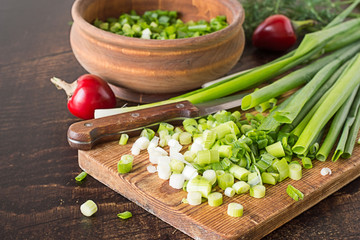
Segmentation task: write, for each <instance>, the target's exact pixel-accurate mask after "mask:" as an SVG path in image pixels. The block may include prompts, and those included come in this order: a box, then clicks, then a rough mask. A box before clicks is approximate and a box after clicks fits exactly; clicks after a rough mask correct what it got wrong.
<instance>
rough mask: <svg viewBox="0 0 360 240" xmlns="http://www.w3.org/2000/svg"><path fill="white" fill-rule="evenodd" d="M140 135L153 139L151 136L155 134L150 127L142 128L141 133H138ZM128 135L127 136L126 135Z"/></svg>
mask: <svg viewBox="0 0 360 240" xmlns="http://www.w3.org/2000/svg"><path fill="white" fill-rule="evenodd" d="M140 136H141V137H146V138H148V139H149V140H151V139H153V137H154V136H155V132H154V130H152V129H150V128H144V129H143V130H142V131H141V133H140ZM128 137H129V136H128Z"/></svg>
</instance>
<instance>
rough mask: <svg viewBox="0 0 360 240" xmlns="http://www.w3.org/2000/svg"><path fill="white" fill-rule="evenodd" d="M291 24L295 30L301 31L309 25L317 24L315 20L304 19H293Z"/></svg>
mask: <svg viewBox="0 0 360 240" xmlns="http://www.w3.org/2000/svg"><path fill="white" fill-rule="evenodd" d="M291 24H292V26H293V28H294V30H295V32H299V31H301V30H303V29H305V28H307V27H312V26H314V25H315V24H316V21H315V20H312V19H309V20H303V21H293V20H292V21H291Z"/></svg>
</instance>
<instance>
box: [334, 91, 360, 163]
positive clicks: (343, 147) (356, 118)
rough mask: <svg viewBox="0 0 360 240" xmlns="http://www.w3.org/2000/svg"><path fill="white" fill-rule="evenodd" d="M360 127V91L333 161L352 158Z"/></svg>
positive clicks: (345, 124)
mask: <svg viewBox="0 0 360 240" xmlns="http://www.w3.org/2000/svg"><path fill="white" fill-rule="evenodd" d="M359 125H360V91H358V92H357V95H356V97H355V99H354V101H353V103H352V105H351V108H350V111H349V113H348V115H347V118H346V121H345V123H344V126H343V131H342V133H341V137H340V140H339V142H338V145H337V147H336V150H335V153H334V155H333V157H332V160H333V161H336V160H338V159H339V158H340V157H343V158H349V157H350V156H351V154H352V151H353V148H354V145H355V142H356V137H357V135H358V132H359Z"/></svg>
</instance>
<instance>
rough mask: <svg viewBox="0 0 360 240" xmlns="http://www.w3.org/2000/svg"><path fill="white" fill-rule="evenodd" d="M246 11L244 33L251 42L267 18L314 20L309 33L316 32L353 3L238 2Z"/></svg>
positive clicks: (303, 0) (320, 0) (333, 0)
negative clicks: (314, 23)
mask: <svg viewBox="0 0 360 240" xmlns="http://www.w3.org/2000/svg"><path fill="white" fill-rule="evenodd" d="M238 1H239V2H240V3H241V4H242V5H243V7H244V10H245V22H244V25H243V27H244V31H245V35H246V38H247V40H250V39H251V37H252V34H253V32H254V30H255V28H256V27H257V26H258V25H259V24H260V23H261V22H262V21H264V20H265V19H266V18H267V17H269V16H271V15H274V14H283V15H285V16H287V17H288V18H290V19H291V20H295V21H301V20H308V19H312V20H315V21H316V23H317V24H316V25H315V26H313V27H312V28H311V29H307V31H316V30H319V29H321V28H322V27H324V26H325V25H326V24H328V23H329V22H330V21H331V20H332V19H333V18H335V17H336V16H337V15H338V14H339V13H340V12H341V11H342V5H346V4H350V3H351V2H352V1H341V0H299V1H296V0H238Z"/></svg>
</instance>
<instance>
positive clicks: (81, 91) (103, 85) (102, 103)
mask: <svg viewBox="0 0 360 240" xmlns="http://www.w3.org/2000/svg"><path fill="white" fill-rule="evenodd" d="M51 82H52V83H54V84H55V85H56V87H57V88H58V89H63V90H65V92H66V94H67V96H68V104H67V106H68V109H69V111H70V112H71V113H72V114H73V115H74V116H76V117H79V118H82V119H92V118H94V111H95V109H105V108H113V107H115V106H116V98H115V95H114V93H113V91H112V90H111V88H110V87H109V85H108V84H107V82H105V81H104V80H103V79H101V78H100V77H98V76H95V75H92V74H85V75H82V76H80V77H79V78H78V79H77V80H76V81H74V82H73V83H71V84H69V83H66V82H64V81H63V80H61V79H59V78H56V77H53V78H51Z"/></svg>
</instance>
